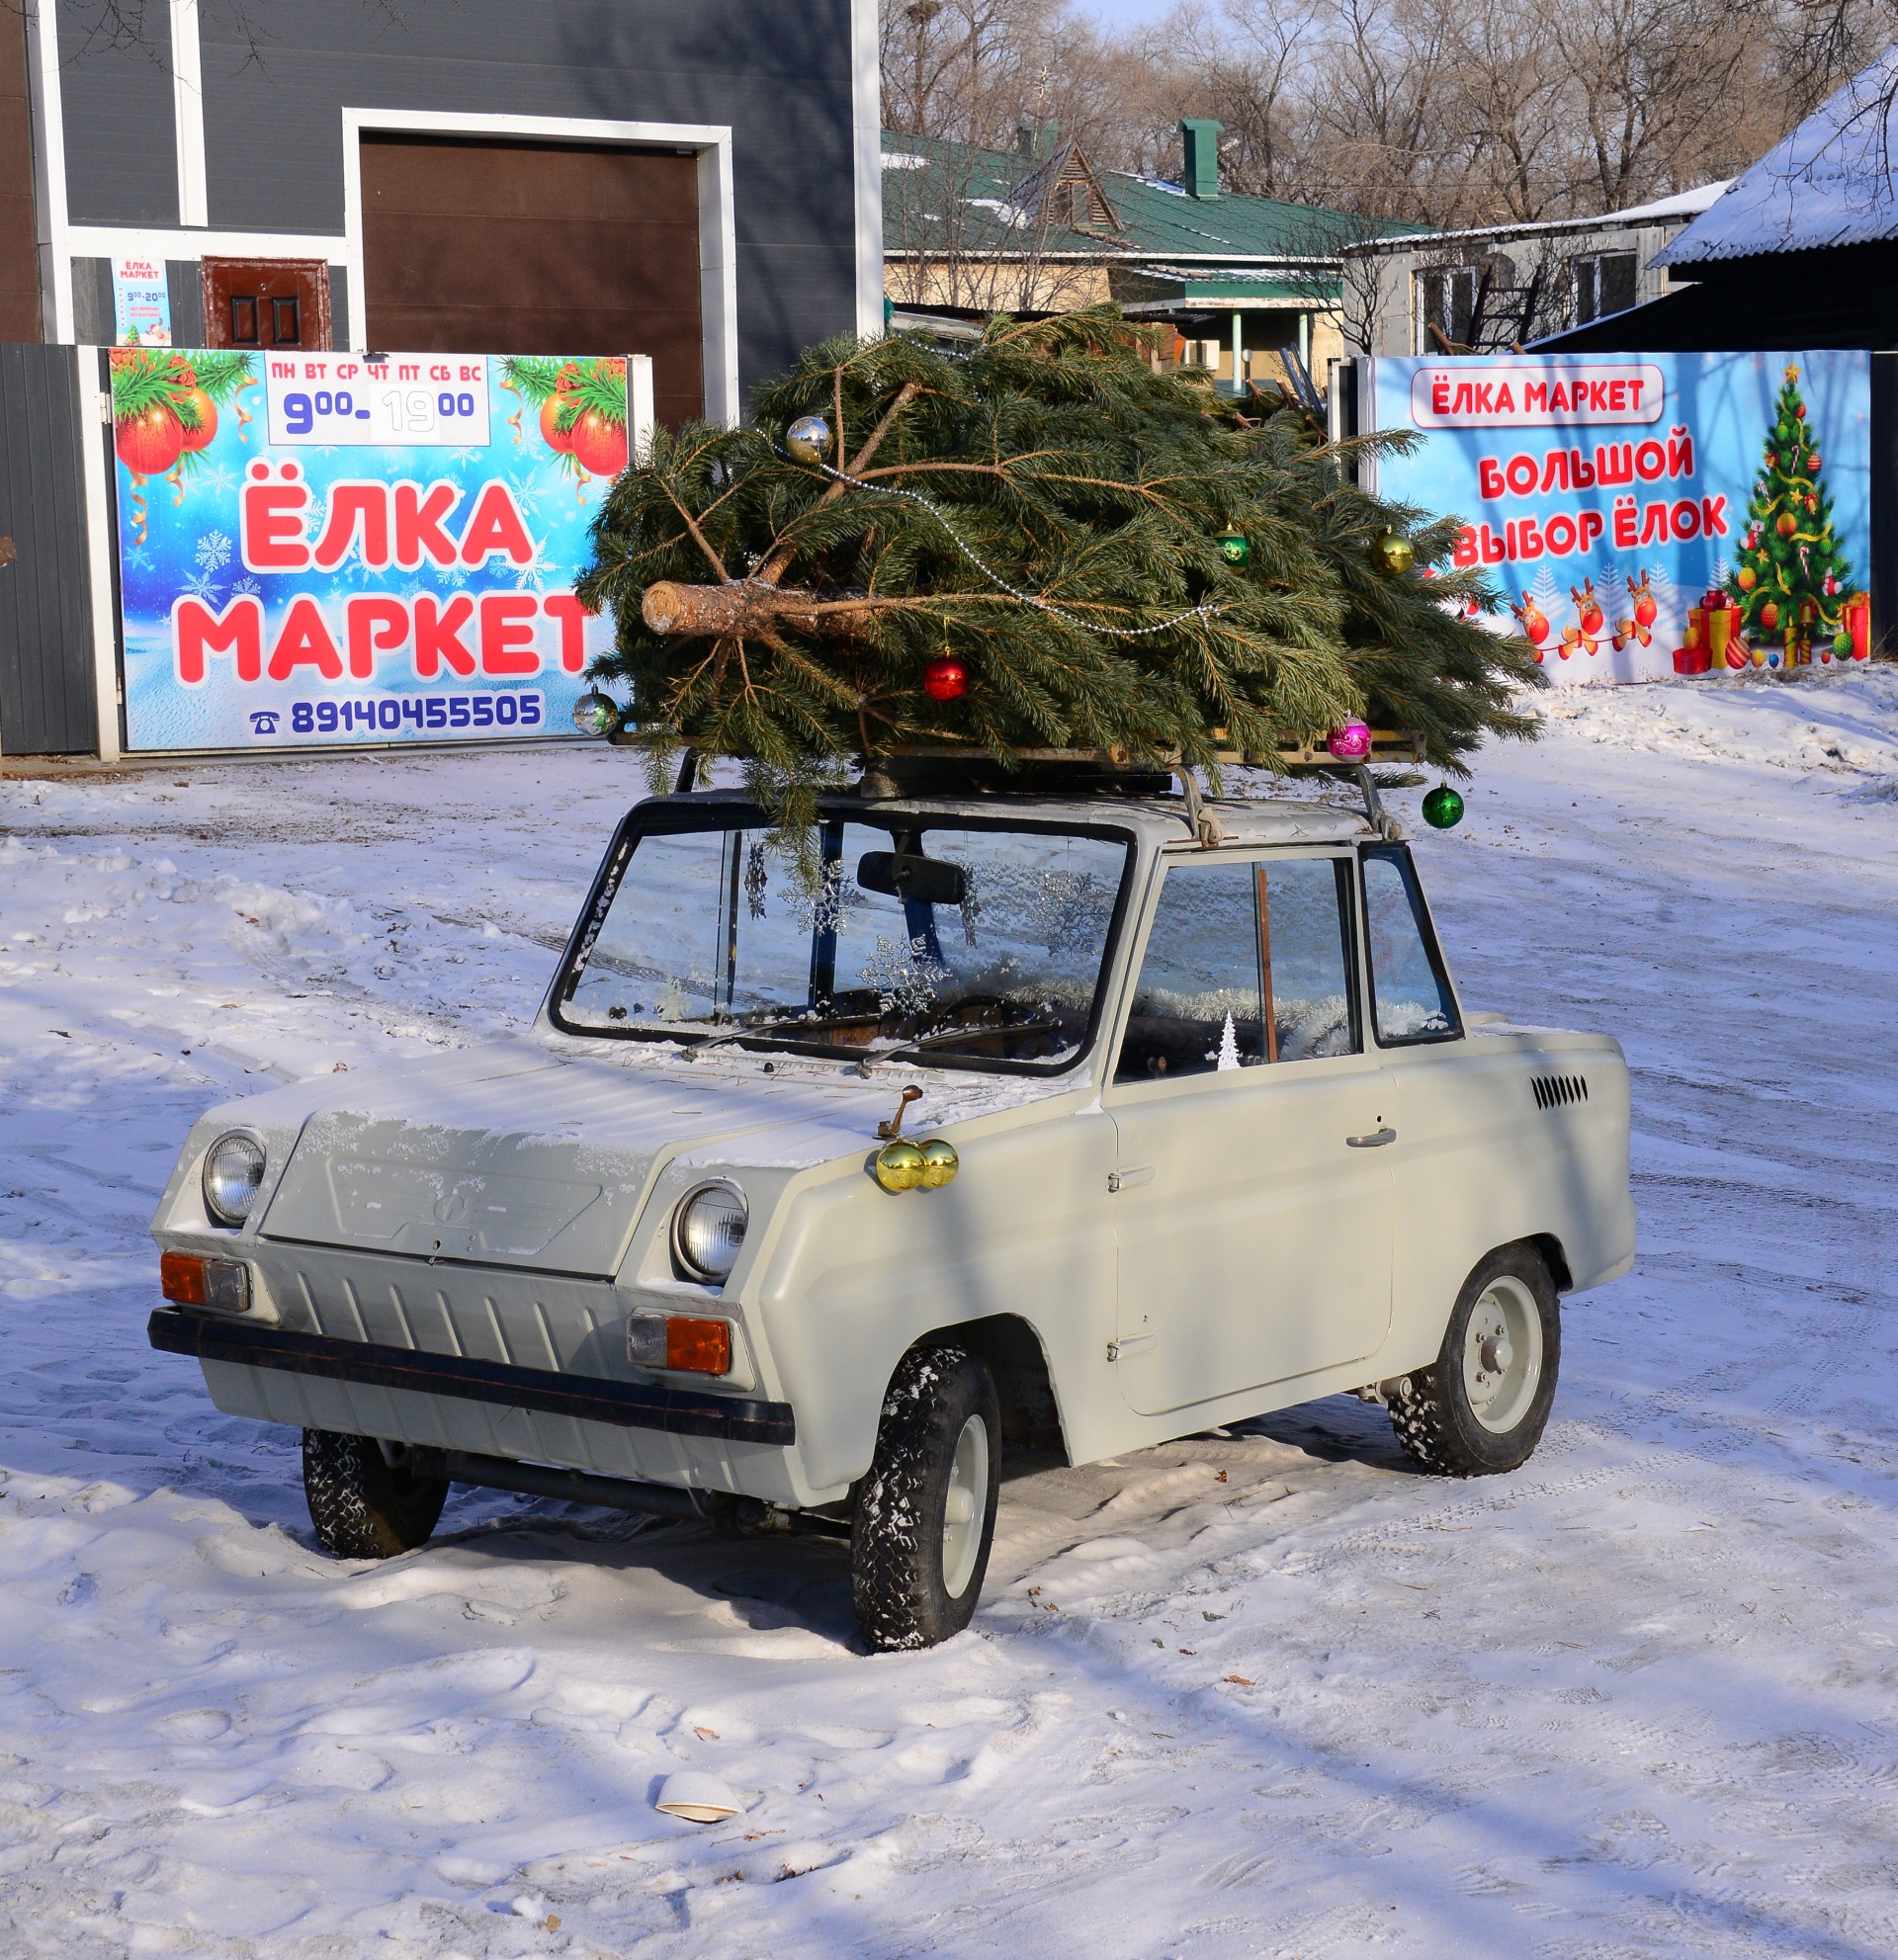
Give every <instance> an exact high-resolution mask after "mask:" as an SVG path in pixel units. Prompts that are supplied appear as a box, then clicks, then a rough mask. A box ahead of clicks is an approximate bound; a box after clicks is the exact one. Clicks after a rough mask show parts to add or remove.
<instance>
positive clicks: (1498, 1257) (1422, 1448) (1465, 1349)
mask: <svg viewBox="0 0 1898 1960" xmlns="http://www.w3.org/2000/svg"><path fill="white" fill-rule="evenodd" d="M1525 1296H1526V1298H1525ZM1486 1299H1487V1301H1488V1302H1489V1303H1490V1304H1489V1305H1488V1306H1485V1302H1486ZM1479 1309H1482V1310H1483V1319H1482V1322H1481V1324H1480V1325H1479V1328H1478V1332H1479V1335H1480V1334H1481V1332H1482V1330H1483V1326H1484V1325H1491V1324H1495V1322H1494V1321H1491V1320H1490V1316H1491V1315H1492V1314H1495V1315H1499V1316H1503V1315H1506V1316H1508V1317H1509V1318H1510V1319H1511V1320H1516V1321H1526V1319H1527V1317H1528V1316H1529V1315H1530V1314H1533V1317H1534V1326H1533V1329H1532V1333H1533V1334H1536V1335H1539V1344H1540V1352H1539V1354H1538V1355H1537V1356H1536V1357H1535V1364H1534V1365H1535V1369H1536V1373H1535V1377H1534V1379H1533V1381H1532V1382H1531V1381H1529V1380H1527V1379H1522V1380H1518V1381H1517V1382H1516V1383H1514V1385H1513V1386H1512V1387H1510V1386H1509V1379H1508V1378H1509V1366H1510V1364H1506V1365H1505V1368H1504V1369H1503V1370H1501V1371H1499V1373H1498V1375H1497V1376H1496V1378H1495V1379H1497V1381H1498V1382H1499V1384H1502V1385H1503V1386H1500V1387H1499V1388H1498V1390H1497V1391H1496V1392H1495V1394H1496V1401H1495V1402H1494V1403H1492V1404H1491V1405H1490V1410H1491V1412H1490V1413H1489V1414H1488V1418H1487V1419H1486V1418H1485V1415H1484V1414H1483V1413H1480V1412H1479V1410H1478V1407H1477V1406H1476V1404H1475V1403H1474V1402H1473V1400H1472V1391H1471V1383H1470V1370H1471V1369H1472V1368H1478V1367H1479V1366H1480V1357H1481V1355H1482V1354H1483V1353H1485V1352H1489V1351H1491V1350H1487V1349H1485V1348H1484V1347H1483V1345H1482V1342H1481V1340H1480V1339H1479V1340H1478V1341H1477V1342H1476V1343H1475V1344H1474V1348H1473V1347H1472V1341H1471V1321H1472V1318H1473V1317H1476V1316H1478V1313H1479ZM1466 1358H1467V1359H1468V1360H1469V1363H1470V1366H1469V1368H1466V1365H1465V1364H1466ZM1513 1360H1514V1347H1513V1343H1512V1344H1511V1352H1510V1363H1511V1364H1512V1363H1513ZM1561 1365H1562V1315H1561V1309H1560V1306H1559V1304H1558V1302H1557V1300H1556V1293H1555V1282H1554V1280H1553V1279H1551V1278H1550V1276H1549V1269H1548V1266H1547V1264H1546V1263H1545V1262H1544V1260H1543V1258H1542V1255H1541V1254H1540V1253H1539V1252H1537V1251H1536V1249H1535V1248H1534V1247H1533V1246H1532V1245H1525V1244H1517V1245H1505V1246H1502V1247H1500V1248H1499V1249H1498V1250H1497V1251H1494V1252H1492V1253H1491V1254H1490V1255H1489V1257H1488V1258H1486V1259H1485V1260H1484V1261H1483V1263H1482V1264H1481V1265H1480V1266H1478V1267H1477V1269H1476V1271H1475V1272H1473V1273H1472V1274H1471V1275H1470V1276H1469V1278H1468V1279H1467V1280H1466V1281H1465V1282H1464V1284H1463V1291H1462V1292H1461V1293H1460V1294H1458V1295H1457V1300H1456V1307H1455V1309H1454V1310H1453V1311H1452V1313H1451V1315H1450V1323H1449V1325H1448V1327H1446V1328H1445V1329H1444V1333H1443V1347H1442V1351H1441V1352H1440V1353H1439V1354H1438V1355H1437V1357H1436V1360H1435V1361H1434V1362H1433V1363H1432V1364H1431V1365H1430V1366H1429V1367H1427V1368H1420V1369H1418V1370H1417V1372H1416V1373H1415V1374H1411V1375H1406V1376H1405V1377H1404V1378H1403V1380H1402V1381H1400V1382H1399V1383H1398V1385H1397V1388H1396V1389H1395V1391H1394V1392H1393V1393H1392V1395H1391V1425H1392V1427H1393V1428H1395V1429H1396V1431H1397V1440H1398V1441H1399V1442H1400V1443H1402V1444H1403V1446H1404V1452H1405V1454H1406V1455H1407V1456H1408V1457H1409V1458H1410V1459H1411V1461H1412V1462H1413V1463H1414V1464H1416V1465H1417V1467H1418V1469H1420V1470H1424V1471H1428V1472H1429V1473H1430V1474H1431V1475H1432V1476H1436V1477H1492V1476H1495V1475H1496V1474H1497V1473H1498V1472H1500V1471H1505V1470H1514V1469H1516V1468H1517V1467H1518V1466H1520V1465H1522V1464H1524V1463H1526V1462H1527V1461H1528V1460H1529V1457H1530V1456H1531V1455H1532V1454H1533V1452H1534V1450H1535V1446H1536V1444H1537V1443H1539V1442H1540V1441H1541V1440H1542V1431H1543V1428H1544V1427H1545V1426H1546V1424H1547V1422H1548V1419H1549V1409H1550V1407H1551V1406H1552V1405H1553V1404H1554V1401H1555V1383H1556V1376H1557V1374H1558V1373H1559V1372H1560V1369H1561ZM1485 1379H1486V1377H1485V1375H1484V1374H1482V1373H1481V1372H1479V1373H1477V1375H1476V1380H1477V1381H1478V1382H1482V1381H1484V1380H1485ZM1506 1394H1507V1396H1508V1398H1509V1400H1507V1401H1506V1399H1505V1397H1506ZM1499 1418H1504V1425H1503V1426H1500V1427H1493V1426H1491V1425H1492V1424H1493V1423H1495V1422H1497V1421H1498V1420H1499Z"/></svg>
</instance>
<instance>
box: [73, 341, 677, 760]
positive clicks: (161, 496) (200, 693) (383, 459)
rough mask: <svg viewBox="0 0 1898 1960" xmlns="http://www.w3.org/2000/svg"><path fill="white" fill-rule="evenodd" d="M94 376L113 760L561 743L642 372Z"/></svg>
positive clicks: (195, 366)
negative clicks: (109, 567) (105, 385)
mask: <svg viewBox="0 0 1898 1960" xmlns="http://www.w3.org/2000/svg"><path fill="white" fill-rule="evenodd" d="M111 362H112V395H113V401H112V409H113V421H114V446H115V449H116V451H117V455H118V508H119V556H120V579H121V605H122V612H123V620H124V630H125V663H126V729H127V742H128V746H129V747H130V748H133V749H269V748H284V747H307V746H310V745H316V744H335V745H342V744H352V743H353V744H360V743H367V742H395V741H481V740H495V739H502V738H507V737H514V738H518V737H520V736H523V735H543V734H556V735H570V734H572V733H573V732H574V730H573V725H572V720H571V717H572V710H573V703H574V701H575V700H576V698H577V697H578V696H579V695H580V694H581V693H582V692H584V691H585V688H586V685H587V683H586V681H585V680H584V678H583V675H584V670H585V668H586V666H587V664H588V662H589V661H591V660H592V659H594V658H595V657H596V656H597V655H598V654H600V653H602V652H604V651H605V650H606V649H607V648H608V647H609V646H610V645H611V643H612V629H611V624H610V622H608V621H606V620H602V619H599V618H596V617H595V616H593V615H592V614H590V613H587V612H586V611H585V610H584V609H583V608H582V607H581V605H580V603H579V600H578V599H577V598H576V597H575V596H574V592H573V584H574V581H575V579H576V578H577V577H578V575H579V573H580V571H581V570H582V568H583V567H584V566H585V565H586V564H587V562H588V561H589V559H590V557H591V546H590V541H589V538H588V535H587V534H588V529H589V527H590V526H591V524H592V522H593V519H594V516H595V515H596V513H597V512H598V510H599V506H600V503H601V500H602V499H603V498H604V496H605V494H606V491H607V489H608V488H609V487H610V485H611V484H612V481H613V479H614V477H615V476H616V475H617V474H618V473H619V472H620V471H621V470H622V469H625V468H626V465H627V461H628V458H629V454H630V453H631V451H632V449H633V448H634V447H635V446H636V445H637V444H639V443H642V442H646V441H649V440H650V431H651V400H652V391H651V365H650V362H649V361H648V360H647V358H646V357H644V356H634V357H631V359H630V360H628V359H621V358H617V357H611V356H598V357H575V358H571V359H567V358H562V357H560V356H548V357H526V356H510V357H501V356H489V355H482V354H454V355H450V354H388V355H378V356H376V357H375V359H374V361H370V360H367V359H365V357H363V356H362V355H359V354H304V353H301V352H300V353H296V354H288V353H282V354H242V353H232V352H220V351H214V350H204V349H194V350H190V351H184V350H179V351H176V352H152V351H147V350H146V349H144V348H136V349H133V348H122V349H118V350H116V351H115V352H114V354H113V355H112V357H111Z"/></svg>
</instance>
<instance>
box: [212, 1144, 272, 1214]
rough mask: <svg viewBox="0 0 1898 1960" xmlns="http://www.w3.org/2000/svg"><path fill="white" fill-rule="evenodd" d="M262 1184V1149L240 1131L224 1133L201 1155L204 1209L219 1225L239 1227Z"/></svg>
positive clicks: (254, 1201)
mask: <svg viewBox="0 0 1898 1960" xmlns="http://www.w3.org/2000/svg"><path fill="white" fill-rule="evenodd" d="M263 1181H264V1147H263V1146H262V1145H261V1144H260V1143H258V1141H257V1139H256V1138H255V1137H249V1136H246V1135H245V1134H244V1132H243V1131H241V1130H230V1131H226V1132H225V1134H224V1135H223V1136H221V1137H219V1138H218V1139H217V1141H216V1143H215V1144H213V1145H212V1147H211V1149H210V1150H207V1151H206V1152H205V1176H204V1185H205V1209H206V1211H208V1212H209V1213H210V1214H211V1215H212V1217H213V1218H215V1219H216V1221H217V1223H218V1224H219V1225H242V1224H243V1222H244V1221H245V1219H247V1218H248V1217H249V1216H250V1208H251V1206H252V1205H254V1204H255V1203H256V1202H257V1187H258V1185H260V1184H261V1183H262V1182H263Z"/></svg>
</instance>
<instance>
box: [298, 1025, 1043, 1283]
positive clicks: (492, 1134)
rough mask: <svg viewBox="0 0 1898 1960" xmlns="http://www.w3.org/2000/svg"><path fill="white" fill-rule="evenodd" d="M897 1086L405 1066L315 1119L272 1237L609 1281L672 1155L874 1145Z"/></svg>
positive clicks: (588, 1063) (750, 1155)
mask: <svg viewBox="0 0 1898 1960" xmlns="http://www.w3.org/2000/svg"><path fill="white" fill-rule="evenodd" d="M899 1086H900V1083H899V1082H898V1081H896V1080H894V1079H893V1080H887V1081H886V1080H882V1079H878V1080H874V1081H865V1080H862V1079H860V1078H855V1077H852V1076H846V1075H845V1074H844V1073H843V1072H842V1071H841V1070H839V1071H835V1072H826V1073H824V1074H821V1075H803V1076H800V1075H798V1074H794V1073H789V1072H787V1073H784V1074H775V1075H765V1074H763V1073H762V1072H760V1071H758V1070H757V1069H756V1068H755V1066H753V1067H752V1068H751V1069H750V1070H749V1071H739V1070H736V1069H733V1070H732V1071H729V1072H728V1071H722V1070H721V1069H720V1068H719V1067H718V1065H717V1064H715V1063H712V1062H709V1061H708V1062H704V1063H691V1064H685V1063H678V1062H676V1061H674V1062H671V1063H670V1064H647V1065H640V1066H629V1065H625V1063H624V1061H623V1059H621V1058H617V1057H616V1058H614V1059H612V1060H606V1061H593V1060H590V1059H587V1060H562V1059H560V1058H558V1057H552V1056H549V1055H548V1054H546V1053H545V1052H540V1051H534V1050H527V1051H525V1052H521V1053H517V1054H513V1055H505V1054H496V1053H492V1052H490V1053H489V1054H488V1055H487V1056H486V1057H484V1058H477V1057H473V1056H463V1057H459V1058H456V1060H455V1061H454V1062H452V1063H449V1064H447V1065H437V1066H435V1067H430V1066H429V1065H426V1064H418V1065H405V1066H400V1067H396V1068H392V1069H390V1070H388V1071H387V1073H385V1074H384V1075H382V1076H380V1077H379V1078H378V1079H376V1080H375V1081H373V1082H370V1083H367V1084H364V1085H361V1086H358V1085H355V1084H352V1085H350V1086H349V1087H348V1088H347V1089H340V1090H339V1091H337V1092H333V1093H331V1094H330V1095H328V1096H327V1097H325V1099H324V1103H323V1106H321V1107H320V1108H318V1109H317V1110H316V1111H315V1112H314V1113H313V1114H310V1115H309V1116H308V1119H307V1121H305V1122H304V1123H303V1124H302V1131H301V1134H300V1135H299V1137H298V1140H297V1144H296V1148H295V1150H293V1152H292V1154H291V1157H290V1161H289V1162H288V1164H287V1165H286V1166H285V1169H284V1173H283V1176H282V1178H281V1179H280V1180H279V1182H278V1184H277V1187H276V1189H275V1191H274V1192H273V1193H272V1194H271V1196H270V1199H269V1203H268V1207H267V1209H266V1211H265V1214H264V1217H263V1221H262V1223H261V1225H260V1227H259V1232H260V1235H261V1236H263V1237H264V1238H267V1239H271V1238H275V1239H288V1240H297V1241H301V1242H304V1243H314V1244H321V1245H350V1246H360V1247H363V1248H365V1249H373V1250H377V1251H386V1252H399V1253H408V1254H411V1255H418V1256H421V1257H440V1258H450V1259H474V1260H479V1261H482V1262H485V1263H494V1264H499V1265H514V1266H526V1267H532V1268H537V1269H540V1270H543V1271H553V1272H563V1273H574V1274H582V1275H585V1276H588V1277H601V1278H606V1277H610V1276H611V1275H612V1274H614V1273H615V1272H617V1271H618V1270H619V1267H620V1264H621V1261H622V1260H623V1259H624V1257H625V1254H626V1251H627V1247H628V1244H629V1242H630V1240H631V1237H632V1234H633V1229H634V1227H635V1225H636V1224H637V1223H638V1219H639V1214H640V1210H641V1206H642V1204H643V1202H644V1198H645V1194H646V1192H647V1189H648V1187H649V1186H650V1183H651V1181H652V1177H653V1174H654V1171H655V1169H656V1168H657V1167H658V1166H659V1165H660V1164H661V1163H662V1162H664V1161H669V1160H671V1159H673V1158H676V1157H680V1156H684V1157H685V1158H686V1159H687V1160H688V1161H692V1160H698V1161H701V1162H704V1163H706V1164H707V1165H708V1167H713V1166H723V1167H733V1168H738V1167H742V1166H744V1165H747V1164H770V1165H772V1166H777V1167H784V1168H804V1167H807V1166H809V1165H813V1164H818V1163H823V1162H827V1161H831V1160H834V1159H836V1158H838V1157H841V1156H849V1155H856V1154H859V1153H864V1152H867V1151H868V1150H872V1149H874V1148H875V1145H876V1125H877V1121H878V1119H879V1117H882V1116H885V1115H888V1114H889V1113H890V1111H891V1110H892V1109H894V1107H895V1104H896V1093H897V1089H898V1087H899ZM958 1086H959V1085H956V1086H950V1087H947V1088H945V1090H944V1092H943V1093H942V1094H941V1095H940V1096H938V1097H936V1098H933V1099H932V1098H931V1097H930V1096H929V1095H928V1094H927V1092H926V1091H925V1098H924V1102H923V1104H922V1106H921V1110H920V1113H921V1114H922V1115H923V1117H924V1119H925V1121H927V1120H930V1119H931V1118H933V1119H934V1120H936V1121H944V1120H947V1119H948V1118H949V1117H950V1116H951V1115H954V1114H962V1113H972V1112H971V1111H970V1110H967V1109H965V1108H963V1107H962V1105H965V1104H971V1103H972V1102H973V1101H974V1099H973V1098H972V1097H971V1096H970V1095H969V1093H968V1091H967V1090H963V1091H962V1092H961V1093H958ZM971 1086H972V1087H973V1086H974V1085H971ZM287 1093H288V1092H286V1091H281V1090H280V1091H278V1092H277V1093H276V1096H275V1097H273V1098H271V1099H270V1100H273V1101H275V1100H281V1099H283V1097H284V1096H285V1095H286V1094H287ZM982 1099H983V1100H985V1101H987V1100H992V1098H989V1097H984V1098H982ZM1009 1099H1011V1100H1012V1099H1013V1098H1009ZM932 1100H933V1102H934V1103H935V1105H936V1106H935V1107H933V1108H932V1107H931V1102H932ZM912 1127H913V1126H912Z"/></svg>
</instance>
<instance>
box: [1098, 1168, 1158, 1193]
mask: <svg viewBox="0 0 1898 1960" xmlns="http://www.w3.org/2000/svg"><path fill="white" fill-rule="evenodd" d="M1153 1174H1154V1166H1153V1165H1152V1164H1151V1163H1143V1164H1136V1165H1135V1166H1134V1167H1133V1168H1132V1169H1130V1170H1110V1171H1109V1172H1108V1173H1107V1188H1108V1190H1110V1191H1131V1190H1132V1189H1133V1187H1134V1186H1135V1185H1136V1184H1146V1183H1148V1182H1149V1181H1151V1179H1152V1177H1153Z"/></svg>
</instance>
